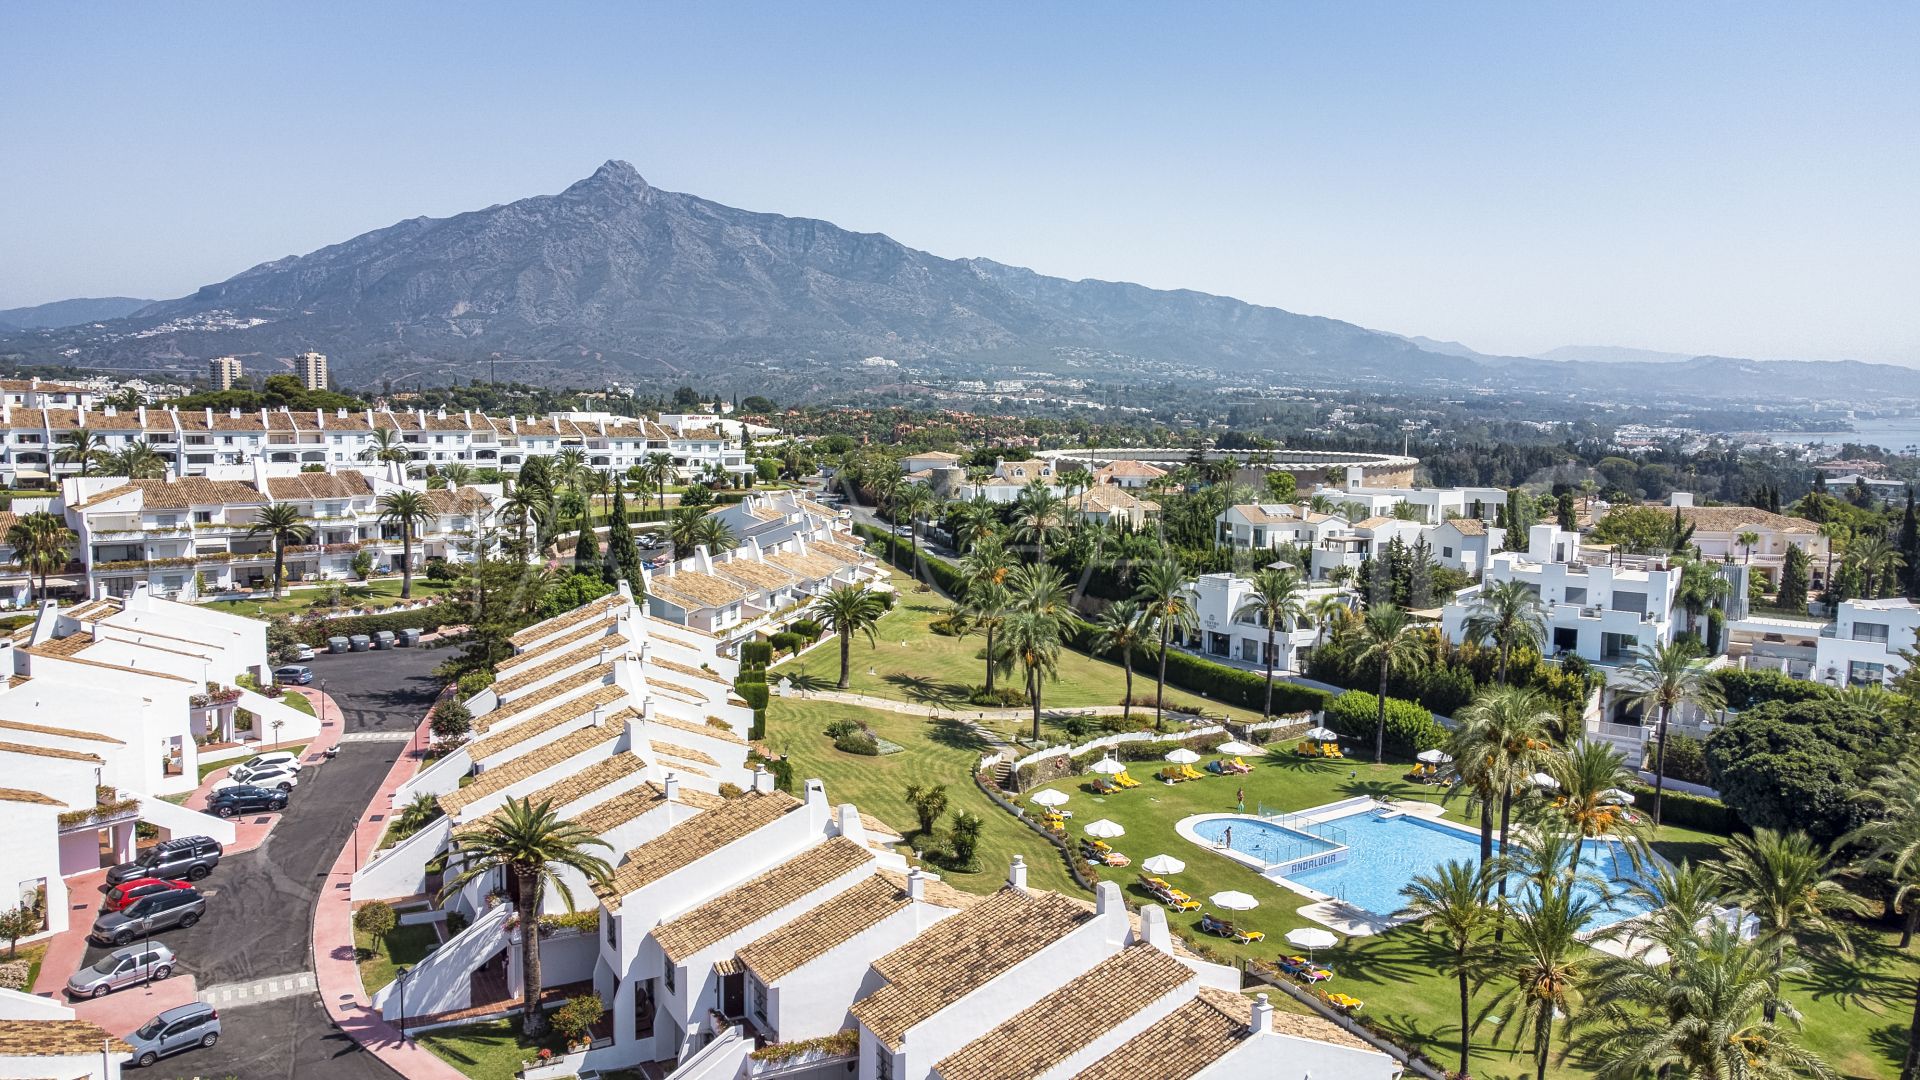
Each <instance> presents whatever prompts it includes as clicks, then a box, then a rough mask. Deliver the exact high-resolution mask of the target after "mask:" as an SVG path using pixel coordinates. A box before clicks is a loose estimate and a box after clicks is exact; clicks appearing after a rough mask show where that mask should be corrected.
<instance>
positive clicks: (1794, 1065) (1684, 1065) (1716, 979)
mask: <svg viewBox="0 0 1920 1080" xmlns="http://www.w3.org/2000/svg"><path fill="white" fill-rule="evenodd" d="M1805 973H1806V969H1805V968H1802V967H1800V966H1799V965H1797V964H1795V965H1789V966H1787V967H1785V968H1784V969H1780V968H1774V967H1773V966H1772V964H1771V962H1770V961H1769V960H1768V958H1767V956H1766V954H1765V953H1763V952H1761V951H1759V950H1756V949H1751V948H1748V947H1747V946H1746V944H1745V943H1744V942H1742V941H1741V940H1740V937H1739V935H1738V934H1737V933H1735V932H1734V931H1732V930H1730V929H1729V928H1727V927H1726V926H1723V925H1720V924H1718V923H1716V924H1714V925H1713V927H1712V929H1710V930H1709V931H1708V932H1707V933H1706V935H1705V936H1704V937H1699V936H1695V937H1693V938H1692V939H1691V940H1689V941H1687V942H1684V943H1682V945H1681V948H1680V950H1679V951H1678V952H1675V953H1674V954H1673V956H1672V959H1671V961H1670V962H1669V963H1667V964H1665V965H1661V966H1657V967H1656V966H1653V965H1649V964H1647V963H1644V962H1642V961H1640V960H1638V959H1635V958H1632V957H1627V958H1608V959H1607V960H1604V961H1602V962H1601V963H1600V964H1599V965H1597V969H1596V972H1595V978H1594V981H1593V989H1592V996H1593V999H1594V1002H1595V1004H1596V1006H1597V1007H1598V1010H1599V1013H1600V1016H1601V1017H1602V1022H1601V1024H1600V1025H1599V1026H1597V1027H1594V1028H1590V1029H1589V1030H1588V1032H1587V1034H1586V1035H1585V1036H1584V1037H1583V1038H1582V1039H1581V1044H1582V1046H1583V1048H1585V1049H1588V1050H1589V1051H1590V1052H1591V1054H1592V1057H1593V1059H1594V1060H1595V1061H1596V1062H1597V1063H1598V1065H1599V1069H1598V1070H1597V1071H1596V1072H1595V1074H1594V1075H1595V1076H1596V1077H1598V1078H1599V1080H1634V1078H1637V1077H1642V1076H1645V1075H1647V1070H1648V1069H1652V1070H1653V1071H1654V1075H1656V1076H1687V1077H1702V1078H1713V1080H1722V1078H1724V1080H1775V1078H1777V1080H1787V1078H1789V1077H1793V1078H1798V1077H1833V1076H1836V1075H1837V1074H1835V1073H1834V1072H1833V1070H1832V1069H1830V1068H1828V1067H1827V1064H1826V1062H1824V1061H1822V1060H1821V1059H1820V1057H1819V1056H1818V1055H1817V1054H1815V1053H1813V1051H1811V1050H1808V1049H1807V1048H1806V1047H1804V1046H1802V1045H1800V1043H1799V1042H1798V1041H1797V1040H1796V1039H1794V1037H1793V1036H1792V1034H1791V1033H1790V1032H1788V1031H1786V1030H1784V1029H1782V1028H1780V1027H1778V1026H1776V1025H1775V1023H1774V1020H1773V1016H1772V1015H1771V1009H1772V1007H1773V1005H1774V1000H1773V998H1774V987H1775V985H1776V981H1777V980H1778V979H1779V978H1780V977H1781V976H1783V975H1804V974H1805ZM1756 1013H1757V1014H1760V1015H1759V1016H1756Z"/></svg>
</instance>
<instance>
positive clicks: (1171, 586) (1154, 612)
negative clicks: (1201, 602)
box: [1133, 558, 1195, 731]
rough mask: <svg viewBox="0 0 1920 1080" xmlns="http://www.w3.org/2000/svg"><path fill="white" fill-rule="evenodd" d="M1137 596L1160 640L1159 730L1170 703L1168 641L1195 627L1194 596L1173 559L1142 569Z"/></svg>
mask: <svg viewBox="0 0 1920 1080" xmlns="http://www.w3.org/2000/svg"><path fill="white" fill-rule="evenodd" d="M1133 598H1134V599H1135V600H1137V601H1139V602H1140V606H1141V608H1142V610H1144V611H1145V613H1146V617H1147V618H1148V620H1150V622H1151V624H1152V626H1153V629H1154V634H1155V635H1156V636H1157V637H1158V638H1159V642H1160V674H1159V675H1158V677H1156V678H1155V679H1154V686H1153V730H1155V731H1159V730H1160V723H1161V719H1162V717H1164V716H1165V714H1166V706H1167V640H1168V638H1170V637H1171V636H1172V634H1173V631H1175V630H1179V631H1180V632H1182V633H1185V632H1187V631H1189V630H1192V629H1193V625H1194V618H1195V616H1194V610H1193V598H1192V596H1190V595H1188V593H1187V576H1186V574H1185V573H1183V572H1182V571H1181V569H1180V563H1179V562H1178V561H1177V560H1175V559H1172V558H1164V559H1159V560H1156V561H1155V562H1152V563H1149V564H1147V567H1146V569H1144V570H1142V571H1140V584H1139V585H1138V586H1137V587H1136V588H1135V589H1134V591H1133Z"/></svg>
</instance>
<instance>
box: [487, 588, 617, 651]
mask: <svg viewBox="0 0 1920 1080" xmlns="http://www.w3.org/2000/svg"><path fill="white" fill-rule="evenodd" d="M624 603H626V599H625V598H624V597H622V596H621V595H620V594H619V593H617V592H616V593H609V594H607V595H606V596H603V597H601V598H600V599H598V600H593V601H589V602H588V603H585V604H581V605H580V606H579V607H577V608H574V609H573V610H572V611H569V612H566V613H564V614H561V615H555V616H554V617H553V618H551V619H548V620H547V621H546V622H537V623H534V624H533V625H532V626H529V627H527V628H526V629H525V630H522V631H520V632H519V633H517V634H515V635H513V636H512V637H510V638H508V639H507V640H508V641H511V642H513V643H514V644H515V645H526V644H529V643H531V642H535V641H539V640H540V639H542V638H545V637H548V636H550V635H553V634H557V633H559V632H560V631H562V630H566V629H569V628H571V627H574V626H578V625H579V624H581V623H583V622H586V621H587V620H588V619H591V618H593V617H594V616H596V615H599V616H604V615H605V614H606V613H607V612H608V611H609V610H611V609H613V608H615V607H617V606H619V605H621V604H624Z"/></svg>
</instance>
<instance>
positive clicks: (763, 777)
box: [753, 765, 773, 795]
mask: <svg viewBox="0 0 1920 1080" xmlns="http://www.w3.org/2000/svg"><path fill="white" fill-rule="evenodd" d="M753 790H754V791H755V792H756V793H757V794H760V795H768V794H771V793H772V792H773V774H772V773H770V772H768V771H767V767H766V766H765V765H755V766H754V767H753Z"/></svg>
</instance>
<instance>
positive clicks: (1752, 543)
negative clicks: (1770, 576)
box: [1734, 529, 1760, 566]
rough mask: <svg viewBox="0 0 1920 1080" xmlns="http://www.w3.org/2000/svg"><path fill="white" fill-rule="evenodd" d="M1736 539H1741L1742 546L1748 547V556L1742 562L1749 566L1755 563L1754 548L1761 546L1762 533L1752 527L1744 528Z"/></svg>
mask: <svg viewBox="0 0 1920 1080" xmlns="http://www.w3.org/2000/svg"><path fill="white" fill-rule="evenodd" d="M1734 539H1735V540H1737V541H1739V543H1740V546H1741V547H1742V548H1744V549H1746V557H1745V558H1743V559H1742V560H1741V562H1742V563H1744V564H1746V565H1748V566H1751V565H1753V549H1754V548H1757V547H1759V546H1760V534H1759V533H1757V532H1754V531H1753V530H1752V529H1742V530H1741V531H1740V535H1739V536H1736V537H1734Z"/></svg>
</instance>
